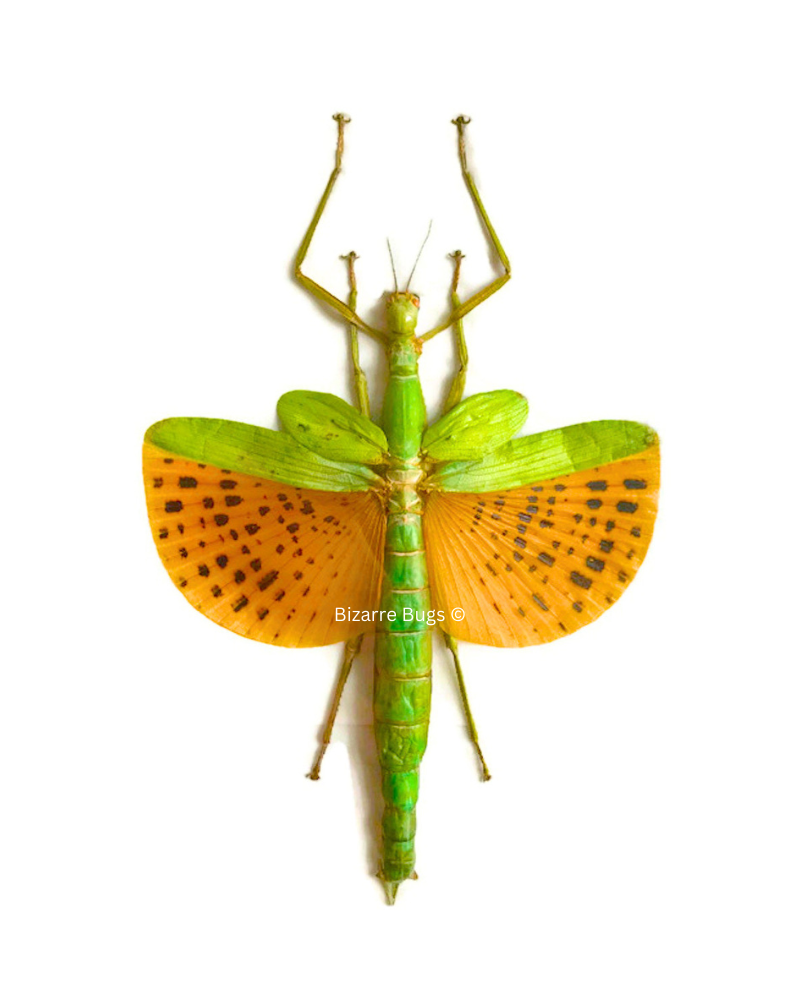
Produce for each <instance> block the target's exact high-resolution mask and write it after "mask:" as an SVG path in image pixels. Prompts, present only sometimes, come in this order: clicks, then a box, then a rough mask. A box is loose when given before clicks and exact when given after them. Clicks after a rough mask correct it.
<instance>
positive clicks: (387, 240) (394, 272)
mask: <svg viewBox="0 0 800 1000" xmlns="http://www.w3.org/2000/svg"><path fill="white" fill-rule="evenodd" d="M386 246H387V247H388V248H389V260H390V261H391V262H392V274H393V275H394V290H395V292H397V271H395V269H394V254H393V253H392V244H391V243H390V242H389V237H388V236H387V237H386Z"/></svg>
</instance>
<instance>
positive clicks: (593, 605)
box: [424, 420, 659, 646]
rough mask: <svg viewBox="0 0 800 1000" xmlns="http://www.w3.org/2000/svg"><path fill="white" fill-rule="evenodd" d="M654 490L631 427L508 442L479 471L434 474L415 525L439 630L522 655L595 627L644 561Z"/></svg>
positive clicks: (568, 430)
mask: <svg viewBox="0 0 800 1000" xmlns="http://www.w3.org/2000/svg"><path fill="white" fill-rule="evenodd" d="M658 485H659V450H658V439H657V437H656V435H655V432H654V431H652V430H651V429H650V428H649V427H646V426H645V425H643V424H636V423H632V422H630V421H609V420H604V421H594V422H592V423H587V424H576V425H574V426H572V427H564V428H560V429H559V430H555V431H547V432H545V433H543V434H535V435H531V436H529V437H523V438H516V439H514V440H512V441H509V442H508V443H507V444H506V445H504V446H502V447H501V448H499V449H497V450H496V451H494V452H493V453H491V454H489V455H486V456H485V457H484V458H483V459H481V460H480V461H477V462H469V461H460V462H459V461H451V462H447V463H446V464H444V465H442V466H440V467H439V469H438V470H437V472H436V473H435V474H434V475H432V476H430V477H429V479H428V481H427V483H426V488H427V490H428V491H429V492H428V500H427V504H426V511H425V522H424V523H425V540H426V549H427V552H428V560H429V572H430V576H431V592H432V599H433V604H434V607H435V608H437V609H438V610H441V611H443V612H444V613H445V622H444V626H443V627H444V629H445V631H446V632H448V633H450V634H451V635H453V636H454V637H455V638H457V639H464V640H467V641H469V642H478V643H483V644H486V645H491V646H529V645H532V644H534V643H541V642H549V641H551V640H553V639H558V638H560V637H561V636H564V635H566V634H568V633H569V632H573V631H575V630H576V629H578V628H580V627H581V626H582V625H586V624H588V623H589V622H591V621H594V620H595V619H596V618H597V617H599V615H601V614H602V613H603V612H604V611H605V610H607V609H608V608H609V607H610V606H611V605H612V604H613V603H614V602H615V601H616V600H617V598H618V597H619V596H620V594H621V593H622V591H623V590H624V589H625V587H627V585H628V584H629V583H630V581H631V579H632V578H633V576H634V574H635V573H636V571H637V570H638V568H639V566H640V565H641V563H642V560H643V559H644V555H645V552H646V551H647V547H648V545H649V542H650V539H651V537H652V533H653V523H654V521H655V516H656V507H657V502H658ZM454 608H461V609H462V610H463V611H464V617H463V620H461V621H458V620H455V619H453V617H452V610H453V609H454Z"/></svg>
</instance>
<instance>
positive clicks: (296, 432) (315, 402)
mask: <svg viewBox="0 0 800 1000" xmlns="http://www.w3.org/2000/svg"><path fill="white" fill-rule="evenodd" d="M278 416H279V417H280V418H281V423H282V424H283V426H284V427H285V428H286V430H287V431H288V433H289V434H291V436H292V437H293V438H295V440H297V441H299V442H300V444H302V445H304V446H305V447H306V448H310V449H311V451H313V452H315V453H316V454H317V455H322V456H324V457H325V458H329V459H331V460H332V461H334V462H357V463H359V464H364V465H382V464H383V463H384V462H385V461H386V452H387V451H388V447H389V446H388V444H387V443H386V435H385V434H384V433H383V431H382V430H381V429H380V427H378V425H377V424H373V422H372V421H371V420H370V419H369V418H368V417H365V416H364V415H363V414H361V413H359V412H358V410H356V409H355V407H353V406H351V405H350V404H349V403H347V402H345V401H344V400H343V399H340V398H339V397H338V396H334V395H332V394H331V393H328V392H307V391H305V390H302V389H298V390H296V391H294V392H286V393H284V394H283V396H281V398H280V399H279V400H278Z"/></svg>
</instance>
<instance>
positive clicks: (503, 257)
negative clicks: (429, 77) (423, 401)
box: [419, 115, 511, 340]
mask: <svg viewBox="0 0 800 1000" xmlns="http://www.w3.org/2000/svg"><path fill="white" fill-rule="evenodd" d="M453 124H454V125H455V126H456V128H457V129H458V158H459V161H460V162H461V175H462V177H463V178H464V183H465V184H466V185H467V190H468V191H469V196H470V198H472V204H473V205H474V206H475V211H476V212H477V213H478V218H479V219H480V220H481V223H482V225H483V228H484V229H485V230H486V235H487V236H488V237H489V243H490V245H491V247H492V249H493V250H494V252H495V253H496V254H497V256H498V258H499V260H500V263H501V265H502V267H503V273H502V274H501V275H500V276H499V277H497V278H495V279H494V281H490V282H489V284H488V285H486V286H485V287H484V288H481V289H480V290H479V291H477V292H476V293H475V294H474V295H471V296H470V297H469V298H468V299H467V301H466V302H462V303H459V304H458V305H457V306H456V307H455V308H454V310H453V312H452V313H451V314H450V315H449V316H448V317H447V319H446V320H445V321H444V323H441V324H440V325H439V326H436V327H434V328H433V329H432V330H428V332H427V333H424V334H423V335H422V336H421V337H420V338H419V339H420V340H430V339H431V337H435V336H436V334H437V333H441V332H442V330H446V329H447V328H448V327H450V326H452V325H453V324H454V323H455V321H456V320H458V319H461V318H462V317H463V316H466V315H467V313H468V312H472V310H473V309H474V308H475V307H476V306H479V305H480V304H481V302H485V301H486V300H487V299H488V298H489V297H490V296H491V295H494V293H495V292H497V291H499V290H500V289H501V288H502V287H503V285H504V284H505V283H506V282H507V281H508V280H509V279H510V278H511V264H510V263H509V260H508V256H507V254H506V252H505V250H504V249H503V244H502V243H501V242H500V240H499V239H498V238H497V233H496V232H495V231H494V226H493V225H492V223H491V221H490V219H489V216H488V215H487V214H486V209H485V208H484V207H483V202H482V201H481V197H480V195H479V194H478V189H477V187H476V186H475V181H474V180H473V179H472V174H471V173H470V169H469V165H468V163H467V147H466V143H465V140H464V130H465V129H466V127H467V125H468V124H469V118H467V117H466V116H465V115H461V116H459V117H458V118H454V119H453Z"/></svg>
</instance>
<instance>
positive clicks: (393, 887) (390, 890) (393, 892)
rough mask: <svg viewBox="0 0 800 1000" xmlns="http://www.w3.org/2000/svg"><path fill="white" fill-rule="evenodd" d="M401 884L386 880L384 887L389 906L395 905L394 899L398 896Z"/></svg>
mask: <svg viewBox="0 0 800 1000" xmlns="http://www.w3.org/2000/svg"><path fill="white" fill-rule="evenodd" d="M399 885H400V883H399V882H384V883H383V887H384V889H385V890H386V902H387V903H388V904H389V906H394V901H395V899H396V898H397V887H398V886H399Z"/></svg>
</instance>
